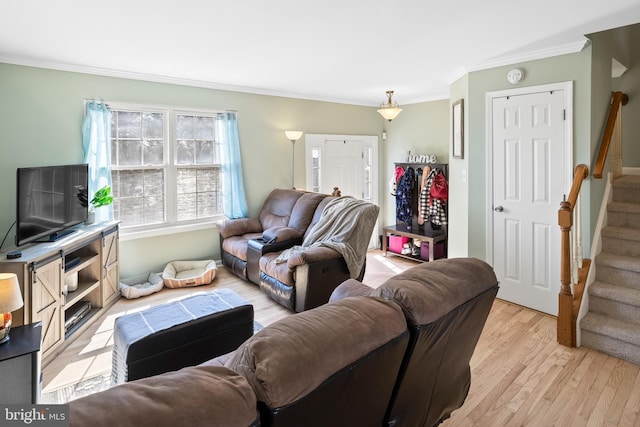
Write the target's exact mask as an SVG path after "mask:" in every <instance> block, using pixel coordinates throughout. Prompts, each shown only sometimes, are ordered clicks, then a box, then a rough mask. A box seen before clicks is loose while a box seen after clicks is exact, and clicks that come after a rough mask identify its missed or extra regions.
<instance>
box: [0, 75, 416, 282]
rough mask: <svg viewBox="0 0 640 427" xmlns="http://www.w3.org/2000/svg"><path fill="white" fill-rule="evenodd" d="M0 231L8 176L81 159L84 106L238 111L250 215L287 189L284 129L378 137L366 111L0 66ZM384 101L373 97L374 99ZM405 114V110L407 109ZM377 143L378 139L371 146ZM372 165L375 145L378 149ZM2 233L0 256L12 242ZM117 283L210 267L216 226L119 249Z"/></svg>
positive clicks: (5, 224)
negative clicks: (196, 264) (197, 263)
mask: <svg viewBox="0 0 640 427" xmlns="http://www.w3.org/2000/svg"><path fill="white" fill-rule="evenodd" d="M0 94H2V96H0V150H1V151H0V166H1V167H0V194H1V195H2V200H3V201H4V203H3V204H2V206H1V207H0V230H1V231H0V233H1V234H2V235H3V236H4V233H5V232H6V230H8V229H9V227H10V226H11V224H12V223H13V221H14V220H15V170H16V168H17V167H21V166H37V165H50V164H66V163H78V162H82V160H83V153H82V142H81V140H82V136H81V130H80V129H81V123H82V119H83V108H84V103H83V101H84V100H85V99H96V100H105V101H111V102H130V103H140V104H154V105H175V106H180V107H186V108H203V109H214V110H227V109H229V110H236V111H238V123H239V134H240V143H241V150H242V159H243V166H244V179H245V185H246V191H247V198H248V204H249V211H250V213H252V214H255V213H256V212H257V210H258V209H259V207H260V206H261V204H262V201H263V200H264V197H265V196H266V194H267V193H268V192H269V191H271V190H272V189H273V188H278V187H280V188H288V187H289V186H290V185H291V176H290V173H291V163H290V162H291V142H290V141H288V140H287V139H286V137H285V136H284V130H291V129H299V130H303V131H304V132H305V133H330V134H360V135H378V136H379V137H380V136H381V132H382V129H383V128H384V126H385V123H386V122H385V121H384V120H383V119H382V118H381V117H380V116H379V115H378V114H377V113H376V111H375V108H374V107H365V106H353V105H345V104H336V103H328V102H319V101H308V100H300V99H293V98H283V97H275V96H265V95H254V94H247V93H240V92H230V91H222V90H212V89H203V88H196V87H189V86H181V85H172V84H163V83H153V82H145V81H139V80H130V79H121V78H112V77H103V76H96V75H89V74H82V73H74V72H66V71H55V70H48V69H42V68H35V67H25V66H18V65H9V64H0ZM383 95H384V94H381V96H383ZM409 110H410V109H409ZM380 140H381V139H380ZM297 145H298V146H297V147H296V164H297V165H299V167H297V168H296V177H295V180H296V183H297V184H298V185H300V186H303V185H304V182H305V174H304V166H302V167H300V166H301V165H304V149H303V146H302V144H297ZM380 147H381V157H382V155H383V150H384V144H381V146H380ZM13 236H14V234H13V231H12V232H11V233H10V234H9V237H8V238H7V242H6V243H5V246H4V247H3V250H7V247H8V246H11V245H12V242H13ZM120 249H121V258H122V262H121V275H122V276H123V277H128V276H131V275H133V274H137V273H140V272H144V271H157V270H159V269H162V268H163V267H164V265H165V264H166V263H167V262H169V261H171V260H175V259H198V258H209V257H213V258H214V259H219V258H220V254H219V240H218V232H217V231H216V230H215V228H210V229H206V230H201V231H198V232H188V233H181V234H171V235H166V236H161V237H153V238H145V239H137V240H126V241H122V242H121V245H120Z"/></svg>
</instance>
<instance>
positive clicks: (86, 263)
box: [0, 221, 120, 364]
mask: <svg viewBox="0 0 640 427" xmlns="http://www.w3.org/2000/svg"><path fill="white" fill-rule="evenodd" d="M118 224H119V222H118V221H110V222H103V223H97V224H92V225H84V224H83V225H79V226H76V227H73V228H72V230H74V232H73V233H71V234H69V235H68V236H64V237H62V238H60V239H58V240H56V241H53V242H43V243H34V244H29V245H25V246H24V247H21V248H20V250H21V251H22V256H21V257H20V258H15V259H7V257H6V253H3V254H1V256H0V272H3V273H15V274H16V275H17V276H18V280H19V281H20V289H21V291H22V297H23V299H24V307H23V308H22V309H20V310H18V311H16V312H14V313H13V325H14V326H19V325H25V324H29V323H37V322H42V348H41V351H42V360H43V364H46V363H47V362H48V361H50V360H51V356H54V355H55V354H57V353H58V352H59V351H61V350H62V349H63V347H65V345H64V344H65V342H66V343H67V344H68V342H70V338H71V336H72V335H73V334H75V333H76V332H79V331H82V330H84V329H86V327H87V326H89V324H90V323H91V322H92V321H93V320H95V319H97V317H98V316H97V315H98V314H100V313H103V312H104V311H105V310H106V309H107V308H109V307H110V306H111V305H113V303H115V302H116V300H117V299H118V297H119V296H120V289H119V285H120V274H119V264H118V262H119V254H118V252H119V239H118ZM68 262H70V263H71V265H67V266H66V267H67V268H65V264H66V263H68ZM76 277H77V283H78V285H77V289H76V290H75V291H73V292H66V291H65V289H66V287H65V281H67V282H75V279H76ZM86 302H89V303H91V310H90V311H89V312H88V313H84V315H83V316H82V317H81V319H80V321H78V323H76V324H74V325H73V327H70V328H65V315H67V317H69V316H70V315H71V314H72V313H74V312H75V311H76V309H77V308H78V306H77V305H78V304H86Z"/></svg>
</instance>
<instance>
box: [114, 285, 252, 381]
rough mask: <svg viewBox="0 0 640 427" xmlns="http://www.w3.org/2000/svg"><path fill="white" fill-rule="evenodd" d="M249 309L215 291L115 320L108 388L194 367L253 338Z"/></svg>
mask: <svg viewBox="0 0 640 427" xmlns="http://www.w3.org/2000/svg"><path fill="white" fill-rule="evenodd" d="M253 328H254V326H253V306H252V305H251V304H249V303H248V302H247V301H246V300H244V299H243V298H242V297H240V296H239V295H238V294H236V293H235V292H233V291H231V290H230V289H217V290H215V291H213V292H207V293H201V294H197V295H193V296H190V297H187V298H184V299H182V300H179V301H173V302H170V303H167V304H162V305H159V306H155V307H151V308H149V309H146V310H143V311H140V312H137V313H131V314H126V315H124V316H120V317H119V318H117V319H116V321H115V327H114V344H113V361H112V362H113V366H112V371H111V381H112V384H113V385H116V384H121V383H124V382H127V381H133V380H136V379H140V378H146V377H150V376H153V375H158V374H161V373H164V372H168V371H175V370H178V369H181V368H184V367H186V366H194V365H198V364H200V363H202V362H205V361H207V360H209V359H212V358H214V357H217V356H220V355H222V354H226V353H228V352H230V351H233V350H235V349H236V348H238V346H240V344H242V343H243V342H244V341H245V340H246V339H247V338H249V337H250V336H251V335H253Z"/></svg>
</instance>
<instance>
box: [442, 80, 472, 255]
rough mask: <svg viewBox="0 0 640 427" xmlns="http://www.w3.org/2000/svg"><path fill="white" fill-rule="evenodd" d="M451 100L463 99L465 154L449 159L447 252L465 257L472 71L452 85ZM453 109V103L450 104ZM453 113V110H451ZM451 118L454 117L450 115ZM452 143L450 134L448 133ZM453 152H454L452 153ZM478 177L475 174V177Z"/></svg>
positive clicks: (467, 242)
mask: <svg viewBox="0 0 640 427" xmlns="http://www.w3.org/2000/svg"><path fill="white" fill-rule="evenodd" d="M449 94H450V95H451V100H450V104H453V103H454V102H456V101H458V100H459V99H462V100H464V104H463V107H464V110H463V112H464V138H463V142H464V147H463V148H464V149H463V154H464V156H463V158H462V159H454V158H453V157H451V158H450V159H449V192H450V193H451V194H455V195H456V197H451V198H450V199H449V205H448V207H449V212H448V213H449V239H448V245H449V246H448V250H449V253H448V256H449V257H450V258H455V257H465V256H467V254H468V253H469V216H470V214H469V180H470V176H469V167H470V164H471V163H473V162H474V161H475V157H472V156H471V154H470V152H469V136H468V135H467V129H469V112H470V110H469V103H468V99H469V75H468V74H467V75H465V76H464V77H462V78H461V79H459V80H458V81H456V82H454V83H453V84H452V85H451V86H450V88H449ZM448 108H449V110H450V111H451V105H449V106H448ZM449 116H450V117H451V113H449ZM450 120H451V119H450ZM449 141H450V145H452V144H453V142H452V141H451V135H449ZM452 155H453V153H452ZM474 178H476V177H474Z"/></svg>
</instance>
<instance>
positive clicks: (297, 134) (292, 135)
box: [284, 130, 302, 141]
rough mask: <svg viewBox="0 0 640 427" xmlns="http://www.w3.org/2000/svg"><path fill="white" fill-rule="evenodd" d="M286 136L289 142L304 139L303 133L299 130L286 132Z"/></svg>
mask: <svg viewBox="0 0 640 427" xmlns="http://www.w3.org/2000/svg"><path fill="white" fill-rule="evenodd" d="M284 134H285V135H287V139H288V140H289V141H297V140H299V139H300V138H302V131H299V130H286V131H284Z"/></svg>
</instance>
